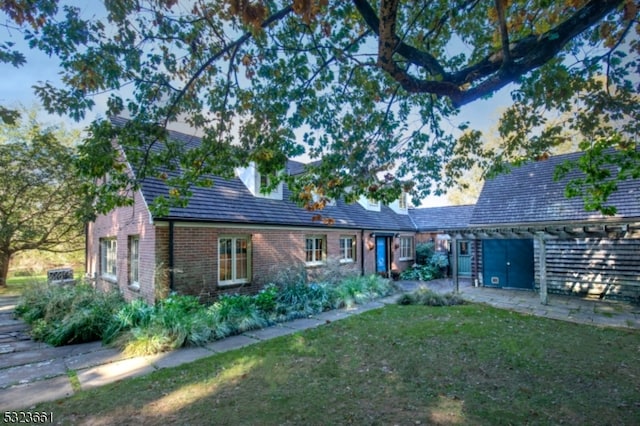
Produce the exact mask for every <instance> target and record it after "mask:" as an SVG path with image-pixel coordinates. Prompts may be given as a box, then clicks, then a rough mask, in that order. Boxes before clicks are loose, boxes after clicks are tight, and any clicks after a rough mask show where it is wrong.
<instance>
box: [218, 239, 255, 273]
mask: <svg viewBox="0 0 640 426" xmlns="http://www.w3.org/2000/svg"><path fill="white" fill-rule="evenodd" d="M250 281H251V238H250V237H248V236H223V237H220V238H219V239H218V284H219V285H232V284H244V283H248V282H250Z"/></svg>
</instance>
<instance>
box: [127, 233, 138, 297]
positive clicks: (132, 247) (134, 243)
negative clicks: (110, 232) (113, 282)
mask: <svg viewBox="0 0 640 426" xmlns="http://www.w3.org/2000/svg"><path fill="white" fill-rule="evenodd" d="M139 249H140V237H139V236H137V235H131V236H129V285H130V286H132V287H138V286H139V283H140V281H139V272H140V250H139Z"/></svg>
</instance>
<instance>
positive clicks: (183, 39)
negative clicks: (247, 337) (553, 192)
mask: <svg viewBox="0 0 640 426" xmlns="http://www.w3.org/2000/svg"><path fill="white" fill-rule="evenodd" d="M62 3H64V2H62V1H60V2H58V1H56V0H30V1H26V0H22V1H20V0H13V1H6V2H4V3H3V6H2V9H3V10H4V11H5V13H7V15H8V16H9V17H10V18H11V19H12V20H13V22H14V23H15V24H16V26H17V27H18V28H19V30H20V31H22V33H23V34H24V36H25V38H26V39H27V40H28V41H29V42H30V44H31V46H32V47H34V48H38V49H41V50H43V51H45V52H47V53H48V54H51V55H56V56H58V57H59V58H60V71H61V76H62V82H63V85H62V86H61V87H55V86H54V85H52V84H50V83H40V84H39V85H36V89H35V90H36V92H37V94H38V95H39V96H40V97H41V99H42V101H43V103H44V105H45V107H46V108H47V109H48V110H49V111H52V112H58V113H61V114H68V115H70V116H71V117H74V118H76V119H80V118H82V117H84V116H85V114H86V112H87V110H89V109H90V108H91V107H93V106H94V102H95V100H94V99H95V96H96V95H97V94H108V114H109V115H118V114H125V113H126V114H127V115H129V116H131V118H132V120H131V121H130V122H129V124H128V125H126V126H124V127H123V128H113V127H112V126H110V125H109V123H108V122H106V121H96V122H95V123H94V124H93V125H92V127H91V130H90V136H91V138H90V139H89V140H88V141H87V142H86V144H85V145H84V148H83V149H84V151H83V152H84V158H85V159H87V160H90V163H91V164H88V165H85V167H84V170H85V171H86V172H88V173H89V174H91V175H94V176H99V175H102V174H104V173H106V172H107V171H108V169H110V168H111V167H112V166H113V165H114V164H116V163H117V161H116V160H117V155H118V154H117V153H116V152H114V151H113V150H112V149H111V140H112V139H113V137H118V138H119V142H120V144H122V145H123V147H124V148H125V150H126V151H127V152H128V160H129V161H130V162H131V163H132V164H133V165H134V166H135V167H136V169H137V170H138V174H137V177H138V178H144V177H145V176H146V175H155V176H158V177H161V178H163V179H165V180H166V181H167V183H168V184H169V185H170V186H172V187H173V189H172V190H171V191H170V193H169V194H170V195H169V197H168V199H164V200H160V201H159V202H158V203H157V204H156V207H157V208H159V210H160V211H162V210H163V209H162V207H166V206H167V205H169V204H171V203H172V202H176V203H179V202H183V201H184V197H188V195H189V187H190V185H193V184H200V185H208V184H210V180H209V179H208V178H207V176H209V175H210V174H212V173H213V174H217V175H223V176H225V175H227V176H228V175H230V174H231V173H232V171H233V168H234V167H235V166H240V165H244V164H246V163H247V162H249V161H255V162H256V163H257V164H258V167H259V169H260V170H261V172H263V173H269V174H272V175H273V176H272V177H273V178H274V179H272V182H274V183H275V182H276V181H277V180H278V179H280V178H281V179H285V180H288V183H289V185H290V186H291V187H292V188H293V189H294V190H295V193H296V194H297V196H298V199H299V201H300V202H301V203H307V204H308V206H309V207H310V208H319V207H322V204H323V200H322V198H320V200H319V201H318V198H317V197H312V196H311V195H312V193H313V194H316V195H317V194H325V195H326V196H327V197H329V198H335V197H341V196H342V197H346V198H354V197H357V196H359V195H363V194H364V195H366V196H368V197H373V198H378V199H383V200H390V199H394V198H396V197H397V196H398V195H399V193H400V191H402V190H409V191H410V192H411V193H412V194H413V195H414V196H415V198H422V197H424V196H426V195H428V194H430V193H436V194H439V193H441V192H442V191H443V190H444V189H445V188H447V187H448V186H450V185H451V184H452V183H453V182H454V181H455V179H456V178H458V177H459V176H460V175H461V173H462V172H463V171H464V170H465V169H468V168H469V167H471V165H472V164H476V163H477V164H480V165H481V166H483V167H484V168H485V169H493V170H500V169H501V168H500V167H495V165H496V164H497V165H501V164H507V163H514V162H516V163H517V162H519V161H524V160H525V159H531V158H539V157H540V156H541V155H544V153H546V152H548V151H549V150H550V149H551V148H552V147H553V146H555V145H557V144H558V143H560V142H562V134H563V132H562V130H563V129H560V128H558V127H557V126H546V121H547V120H548V119H549V118H550V117H553V115H554V114H557V113H563V112H566V111H569V110H570V109H572V108H574V107H575V106H576V105H578V106H579V108H578V109H577V110H576V113H575V114H574V117H572V119H571V120H570V121H568V122H567V126H569V127H571V128H573V129H576V130H579V131H580V134H582V135H584V136H585V141H584V144H583V145H582V148H583V149H585V150H589V149H591V148H592V147H595V148H596V149H595V151H594V152H595V153H596V154H597V155H594V156H593V158H605V160H606V161H605V162H604V163H598V164H597V165H596V166H595V167H594V166H593V165H594V164H596V163H595V162H594V161H589V162H588V165H587V166H585V165H584V164H583V165H582V168H583V169H584V171H585V172H587V173H590V174H593V175H594V176H596V177H598V179H595V180H594V179H585V181H584V182H582V183H581V184H582V185H583V186H584V184H589V185H591V186H592V187H593V186H595V189H594V190H592V191H591V192H590V193H591V194H595V196H596V198H597V197H600V198H599V199H597V200H596V203H595V204H594V203H592V204H590V207H595V208H601V207H602V206H603V203H604V202H605V201H606V195H607V191H605V190H602V188H598V187H597V185H599V182H600V181H602V179H604V178H606V177H607V175H608V174H610V173H608V172H607V170H609V169H607V167H608V165H607V164H605V163H607V162H614V163H618V164H619V166H620V170H621V173H619V174H618V177H619V178H620V179H624V178H628V177H638V175H639V174H640V171H639V170H640V166H639V163H640V161H639V159H638V156H639V155H638V149H637V136H638V133H639V132H638V130H639V128H638V126H640V125H639V124H638V123H640V114H639V109H640V107H639V106H638V105H639V103H638V89H639V88H638V79H637V76H638V63H637V58H638V53H639V52H640V44H639V43H638V34H639V33H640V25H639V23H638V4H637V2H636V1H633V0H557V1H548V0H455V1H450V0H429V1H414V0H411V1H400V0H376V1H373V0H351V1H347V0H340V1H330V0H288V1H287V0H253V1H251V0H232V1H222V0H208V1H207V0H194V1H191V2H188V3H185V2H179V1H175V0H109V1H105V2H104V7H105V9H104V10H103V11H96V12H95V13H96V15H94V16H93V17H90V18H87V17H86V16H87V13H86V12H85V13H84V14H81V13H80V12H79V11H78V10H77V9H75V8H73V7H69V6H61V4H62ZM0 53H2V54H1V55H0V60H4V61H5V62H11V63H13V64H15V65H17V66H19V65H20V64H21V63H23V61H24V60H25V57H24V55H23V54H22V52H20V51H16V50H14V49H13V47H12V46H10V45H8V44H4V45H0ZM503 88H504V89H505V90H511V96H512V99H513V106H512V107H510V108H508V109H507V110H506V112H505V114H504V115H503V117H502V119H501V122H500V125H499V126H500V135H501V137H502V140H503V144H502V146H501V147H500V148H499V149H497V150H494V149H485V147H483V143H482V141H483V137H482V134H481V133H480V132H479V131H477V130H475V129H469V127H468V125H467V124H466V123H461V124H458V125H457V127H458V130H456V129H449V128H448V123H449V122H451V120H452V118H453V117H455V116H456V115H457V114H458V113H459V111H460V108H461V107H462V106H464V105H465V104H468V103H471V102H474V101H476V100H478V99H480V98H485V97H490V96H492V95H493V94H494V93H496V92H497V91H499V90H501V89H503ZM180 120H182V121H186V123H188V124H189V125H190V126H191V127H193V128H197V129H198V132H199V133H201V134H202V135H203V142H202V144H201V145H200V146H198V147H191V146H187V145H181V144H178V143H176V142H172V141H170V140H168V139H167V138H166V132H164V128H165V127H166V126H169V125H171V124H172V123H174V122H176V121H180ZM594 123H598V124H599V125H597V126H596V125H594ZM611 147H613V148H617V151H615V154H614V155H609V156H606V157H603V156H602V155H600V154H602V153H605V152H609V151H607V148H611ZM302 152H306V153H307V154H308V155H309V156H310V157H311V158H312V159H322V161H321V162H314V163H313V165H312V166H310V167H309V168H308V173H307V174H306V175H305V176H302V177H296V178H295V179H293V178H290V177H287V176H286V175H281V174H278V170H280V169H281V168H282V166H283V163H284V159H285V158H286V157H291V156H295V155H298V154H301V153H302ZM106 153H110V155H108V156H106V155H105V154H106ZM598 153H599V154H598ZM177 170H181V173H177V172H176V171H177ZM112 175H113V171H112ZM113 176H115V175H113ZM111 182H113V184H112V185H110V186H109V187H103V188H102V189H101V191H105V190H110V191H111V192H110V193H111V194H112V195H113V194H116V195H117V194H118V192H117V191H116V192H114V191H113V190H114V189H117V188H116V186H118V185H120V186H131V185H135V184H136V182H131V181H129V180H128V178H127V175H126V170H123V174H122V175H121V176H120V177H119V178H115V179H112V181H111ZM579 187H580V185H575V186H574V189H575V188H579ZM607 188H609V189H610V186H608V187H607ZM592 189H593V188H592ZM576 193H579V191H577V192H576V191H573V194H576ZM101 199H102V200H106V202H105V203H102V204H100V205H99V206H100V207H102V208H103V209H108V208H110V207H112V206H113V204H114V203H118V202H122V201H123V200H122V199H121V197H118V196H110V197H102V198H101ZM314 200H316V201H314ZM167 201H168V202H167ZM598 201H599V202H598ZM165 211H166V210H165Z"/></svg>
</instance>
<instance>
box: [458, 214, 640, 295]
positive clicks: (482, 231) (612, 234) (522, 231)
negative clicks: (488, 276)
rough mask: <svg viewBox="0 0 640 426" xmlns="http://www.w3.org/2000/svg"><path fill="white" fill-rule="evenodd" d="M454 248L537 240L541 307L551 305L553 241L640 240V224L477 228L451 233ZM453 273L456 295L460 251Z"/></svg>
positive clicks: (563, 224)
mask: <svg viewBox="0 0 640 426" xmlns="http://www.w3.org/2000/svg"><path fill="white" fill-rule="evenodd" d="M447 235H449V237H450V238H451V245H452V247H457V241H458V240H487V239H535V240H536V241H537V242H538V247H539V255H538V267H539V271H540V303H542V304H543V305H546V304H547V303H548V292H547V270H546V268H547V254H546V246H547V241H549V240H571V239H580V238H609V239H630V238H640V222H637V221H634V222H587V223H580V224H576V223H555V224H553V223H547V224H522V225H510V226H489V225H488V226H482V225H479V226H474V227H469V228H464V229H457V230H451V231H449V232H447ZM452 254H453V255H452V259H451V263H452V265H451V269H452V272H453V280H454V283H455V292H456V293H458V292H459V291H460V281H459V276H458V251H457V250H456V249H454V250H453V253H452Z"/></svg>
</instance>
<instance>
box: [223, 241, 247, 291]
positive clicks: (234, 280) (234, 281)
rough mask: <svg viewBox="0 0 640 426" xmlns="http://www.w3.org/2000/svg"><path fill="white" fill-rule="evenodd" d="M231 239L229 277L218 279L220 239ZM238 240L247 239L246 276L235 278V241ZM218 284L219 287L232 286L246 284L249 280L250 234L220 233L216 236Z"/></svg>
mask: <svg viewBox="0 0 640 426" xmlns="http://www.w3.org/2000/svg"><path fill="white" fill-rule="evenodd" d="M221 240H231V277H232V278H231V279H230V280H221V279H220V241H221ZM238 240H246V241H247V277H246V278H240V279H237V278H235V277H236V274H237V271H236V243H237V241H238ZM217 274H218V285H219V286H220V287H225V286H232V285H238V284H248V283H250V282H251V236H250V235H220V236H219V237H218V271H217Z"/></svg>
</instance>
